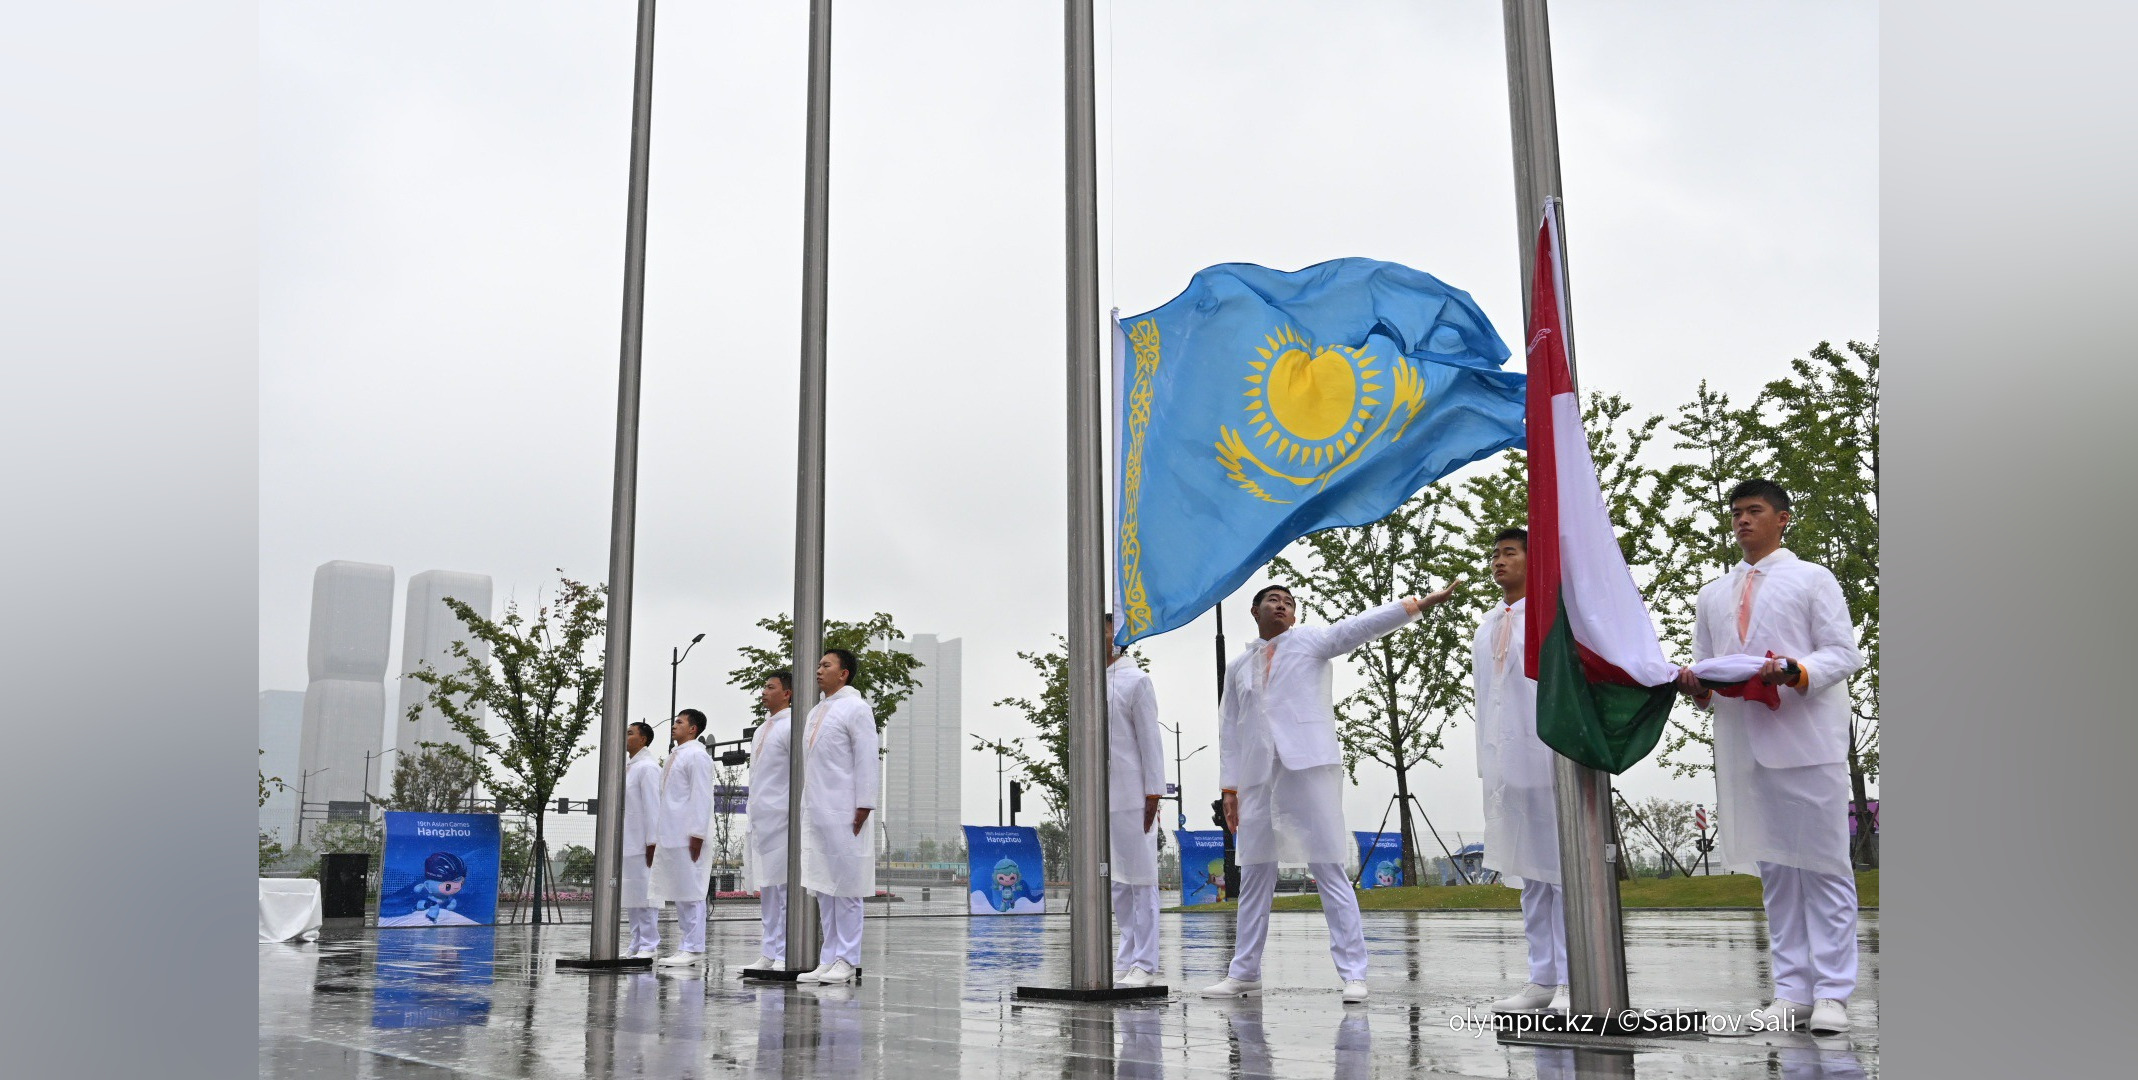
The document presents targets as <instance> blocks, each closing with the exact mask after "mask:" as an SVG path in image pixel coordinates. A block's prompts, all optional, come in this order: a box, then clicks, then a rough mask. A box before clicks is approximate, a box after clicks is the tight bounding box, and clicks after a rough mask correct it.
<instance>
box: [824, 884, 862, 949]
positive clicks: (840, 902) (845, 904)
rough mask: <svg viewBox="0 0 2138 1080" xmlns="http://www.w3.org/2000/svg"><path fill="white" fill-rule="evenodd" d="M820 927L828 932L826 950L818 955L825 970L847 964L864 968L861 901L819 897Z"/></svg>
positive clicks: (857, 899)
mask: <svg viewBox="0 0 2138 1080" xmlns="http://www.w3.org/2000/svg"><path fill="white" fill-rule="evenodd" d="M817 923H818V925H819V926H820V927H821V928H822V929H823V931H824V950H823V951H822V952H820V953H818V954H817V964H818V966H820V967H822V966H825V965H829V964H833V963H837V962H838V961H841V960H844V961H846V962H847V963H849V964H852V965H854V966H855V967H860V966H861V898H860V897H858V896H826V895H825V894H823V893H818V894H817Z"/></svg>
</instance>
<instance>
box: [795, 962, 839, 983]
mask: <svg viewBox="0 0 2138 1080" xmlns="http://www.w3.org/2000/svg"><path fill="white" fill-rule="evenodd" d="M831 969H832V965H830V964H818V965H817V966H816V967H815V969H813V970H810V971H805V972H802V973H801V974H800V975H796V976H795V977H794V981H795V982H805V983H813V982H817V981H819V980H821V979H823V978H824V973H825V972H827V971H830V970H831Z"/></svg>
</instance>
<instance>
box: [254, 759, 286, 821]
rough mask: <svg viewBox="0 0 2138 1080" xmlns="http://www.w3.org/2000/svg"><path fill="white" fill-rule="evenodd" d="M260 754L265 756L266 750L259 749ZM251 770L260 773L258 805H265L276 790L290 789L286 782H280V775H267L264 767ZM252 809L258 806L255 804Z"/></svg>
mask: <svg viewBox="0 0 2138 1080" xmlns="http://www.w3.org/2000/svg"><path fill="white" fill-rule="evenodd" d="M260 756H261V757H266V756H267V751H265V750H262V751H260ZM253 771H254V772H256V773H259V774H260V804H259V805H260V806H266V805H267V800H269V799H272V798H274V797H275V793H276V792H278V791H288V790H289V789H290V786H289V785H288V784H285V783H283V782H282V778H281V777H279V776H269V775H267V771H266V770H265V769H260V768H255V769H253ZM254 809H256V810H257V809H259V807H258V806H256V807H254Z"/></svg>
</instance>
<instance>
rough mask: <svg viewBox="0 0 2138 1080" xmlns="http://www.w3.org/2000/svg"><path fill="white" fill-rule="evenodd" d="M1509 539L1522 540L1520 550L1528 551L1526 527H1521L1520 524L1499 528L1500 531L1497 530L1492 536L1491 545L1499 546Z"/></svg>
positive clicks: (1527, 531)
mask: <svg viewBox="0 0 2138 1080" xmlns="http://www.w3.org/2000/svg"><path fill="white" fill-rule="evenodd" d="M1509 540H1520V541H1521V542H1522V550H1523V551H1528V550H1529V530H1528V529H1525V528H1523V527H1521V526H1520V525H1509V526H1507V527H1506V528H1504V529H1501V530H1500V531H1499V532H1498V533H1497V534H1496V535H1494V536H1493V538H1492V546H1493V547H1498V546H1500V545H1501V544H1504V543H1506V542H1507V541H1509Z"/></svg>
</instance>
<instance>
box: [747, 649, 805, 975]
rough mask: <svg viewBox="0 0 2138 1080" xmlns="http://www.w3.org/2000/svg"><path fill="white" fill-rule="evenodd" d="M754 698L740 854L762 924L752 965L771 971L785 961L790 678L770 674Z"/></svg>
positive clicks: (781, 672)
mask: <svg viewBox="0 0 2138 1080" xmlns="http://www.w3.org/2000/svg"><path fill="white" fill-rule="evenodd" d="M757 696H758V699H759V700H760V701H763V702H764V705H765V719H764V721H763V722H762V723H760V724H758V725H757V738H756V739H755V740H754V741H753V742H752V744H751V747H750V802H749V813H750V836H749V841H748V843H746V844H745V845H744V846H743V851H742V858H743V876H744V878H745V879H746V880H748V881H749V883H750V885H751V887H753V888H755V889H756V890H757V905H758V914H759V918H760V919H761V920H762V921H763V923H764V933H763V939H764V940H763V943H762V944H761V945H760V946H759V948H758V954H759V955H758V960H757V966H758V968H759V969H761V970H766V971H776V970H778V969H780V968H782V967H784V966H786V963H787V779H788V776H789V773H788V769H789V768H790V765H789V761H788V758H787V749H788V747H789V746H790V745H791V744H792V740H791V739H790V738H789V736H788V732H789V731H790V730H791V725H790V723H789V719H788V717H789V716H790V715H791V713H792V711H793V710H792V709H790V708H789V706H791V705H792V704H793V703H794V676H793V675H792V674H791V673H789V672H786V671H775V672H773V673H772V674H771V675H770V676H768V677H767V678H766V679H765V684H764V685H763V686H761V687H759V688H758V691H757Z"/></svg>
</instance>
